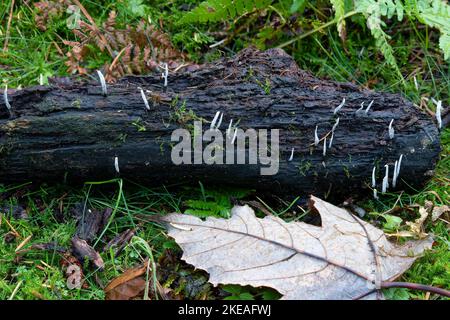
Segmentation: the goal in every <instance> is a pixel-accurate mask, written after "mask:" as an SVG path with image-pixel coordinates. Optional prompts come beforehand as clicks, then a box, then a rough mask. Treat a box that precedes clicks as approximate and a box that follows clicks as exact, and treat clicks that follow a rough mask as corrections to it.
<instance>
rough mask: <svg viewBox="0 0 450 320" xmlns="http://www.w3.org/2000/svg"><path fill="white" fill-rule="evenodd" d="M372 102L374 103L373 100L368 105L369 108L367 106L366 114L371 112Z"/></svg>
mask: <svg viewBox="0 0 450 320" xmlns="http://www.w3.org/2000/svg"><path fill="white" fill-rule="evenodd" d="M372 104H373V100H372V101H370V103H369V105H368V106H367V108H366V111H364V112H365V114H366V115H367V114H368V113H369V110H370V108H371V107H372Z"/></svg>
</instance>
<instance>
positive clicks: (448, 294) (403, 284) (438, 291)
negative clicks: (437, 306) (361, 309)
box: [354, 281, 450, 300]
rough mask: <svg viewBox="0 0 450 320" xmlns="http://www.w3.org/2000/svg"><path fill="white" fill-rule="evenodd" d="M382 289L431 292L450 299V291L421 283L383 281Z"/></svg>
mask: <svg viewBox="0 0 450 320" xmlns="http://www.w3.org/2000/svg"><path fill="white" fill-rule="evenodd" d="M381 288H382V289H389V288H405V289H411V290H419V291H426V292H431V293H434V294H438V295H440V296H444V297H447V298H450V291H448V290H445V289H442V288H438V287H433V286H428V285H425V284H419V283H412V282H391V281H383V282H381ZM376 291H377V289H373V290H371V291H368V292H366V293H364V294H362V295H360V296H358V297H356V298H355V299H354V300H359V299H362V298H364V297H366V296H368V295H370V294H372V293H374V292H376Z"/></svg>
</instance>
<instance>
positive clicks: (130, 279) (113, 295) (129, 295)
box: [105, 261, 148, 300]
mask: <svg viewBox="0 0 450 320" xmlns="http://www.w3.org/2000/svg"><path fill="white" fill-rule="evenodd" d="M147 267H148V261H147V262H146V263H144V264H143V265H140V266H138V267H135V268H132V269H128V270H126V271H125V272H124V273H122V274H121V275H120V276H118V277H117V278H115V279H113V280H112V281H111V282H110V283H109V284H108V285H107V286H106V288H105V293H106V299H107V300H130V299H133V298H136V297H137V296H140V295H141V293H142V292H143V291H144V289H145V285H146V281H145V279H144V277H142V275H143V274H145V272H146V271H147Z"/></svg>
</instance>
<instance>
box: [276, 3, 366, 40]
mask: <svg viewBox="0 0 450 320" xmlns="http://www.w3.org/2000/svg"><path fill="white" fill-rule="evenodd" d="M357 13H359V12H358V11H350V12H348V13H346V14H345V15H344V16H343V17H342V18H341V19H333V20H331V21H329V22H327V23H325V24H323V25H321V26H320V27H318V28H316V29H313V30H310V31H308V32H305V33H303V34H301V35H299V36H298V37H295V38H293V39H291V40H288V41H286V42H284V43H282V44H280V45H278V46H277V48H284V47H286V46H288V45H290V44H292V43H294V42H296V41H298V40H301V39H303V38H306V37H308V36H310V35H312V34H314V33H316V32H318V31H320V30H323V29H325V28H328V27H329V26H331V25H333V24H336V23H338V22H339V21H341V20H343V19H346V18H349V17H351V16H353V15H355V14H357Z"/></svg>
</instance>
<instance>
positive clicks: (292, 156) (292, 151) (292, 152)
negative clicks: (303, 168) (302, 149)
mask: <svg viewBox="0 0 450 320" xmlns="http://www.w3.org/2000/svg"><path fill="white" fill-rule="evenodd" d="M293 159H294V148H292V150H291V156H290V157H289V160H288V161H292V160H293Z"/></svg>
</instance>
